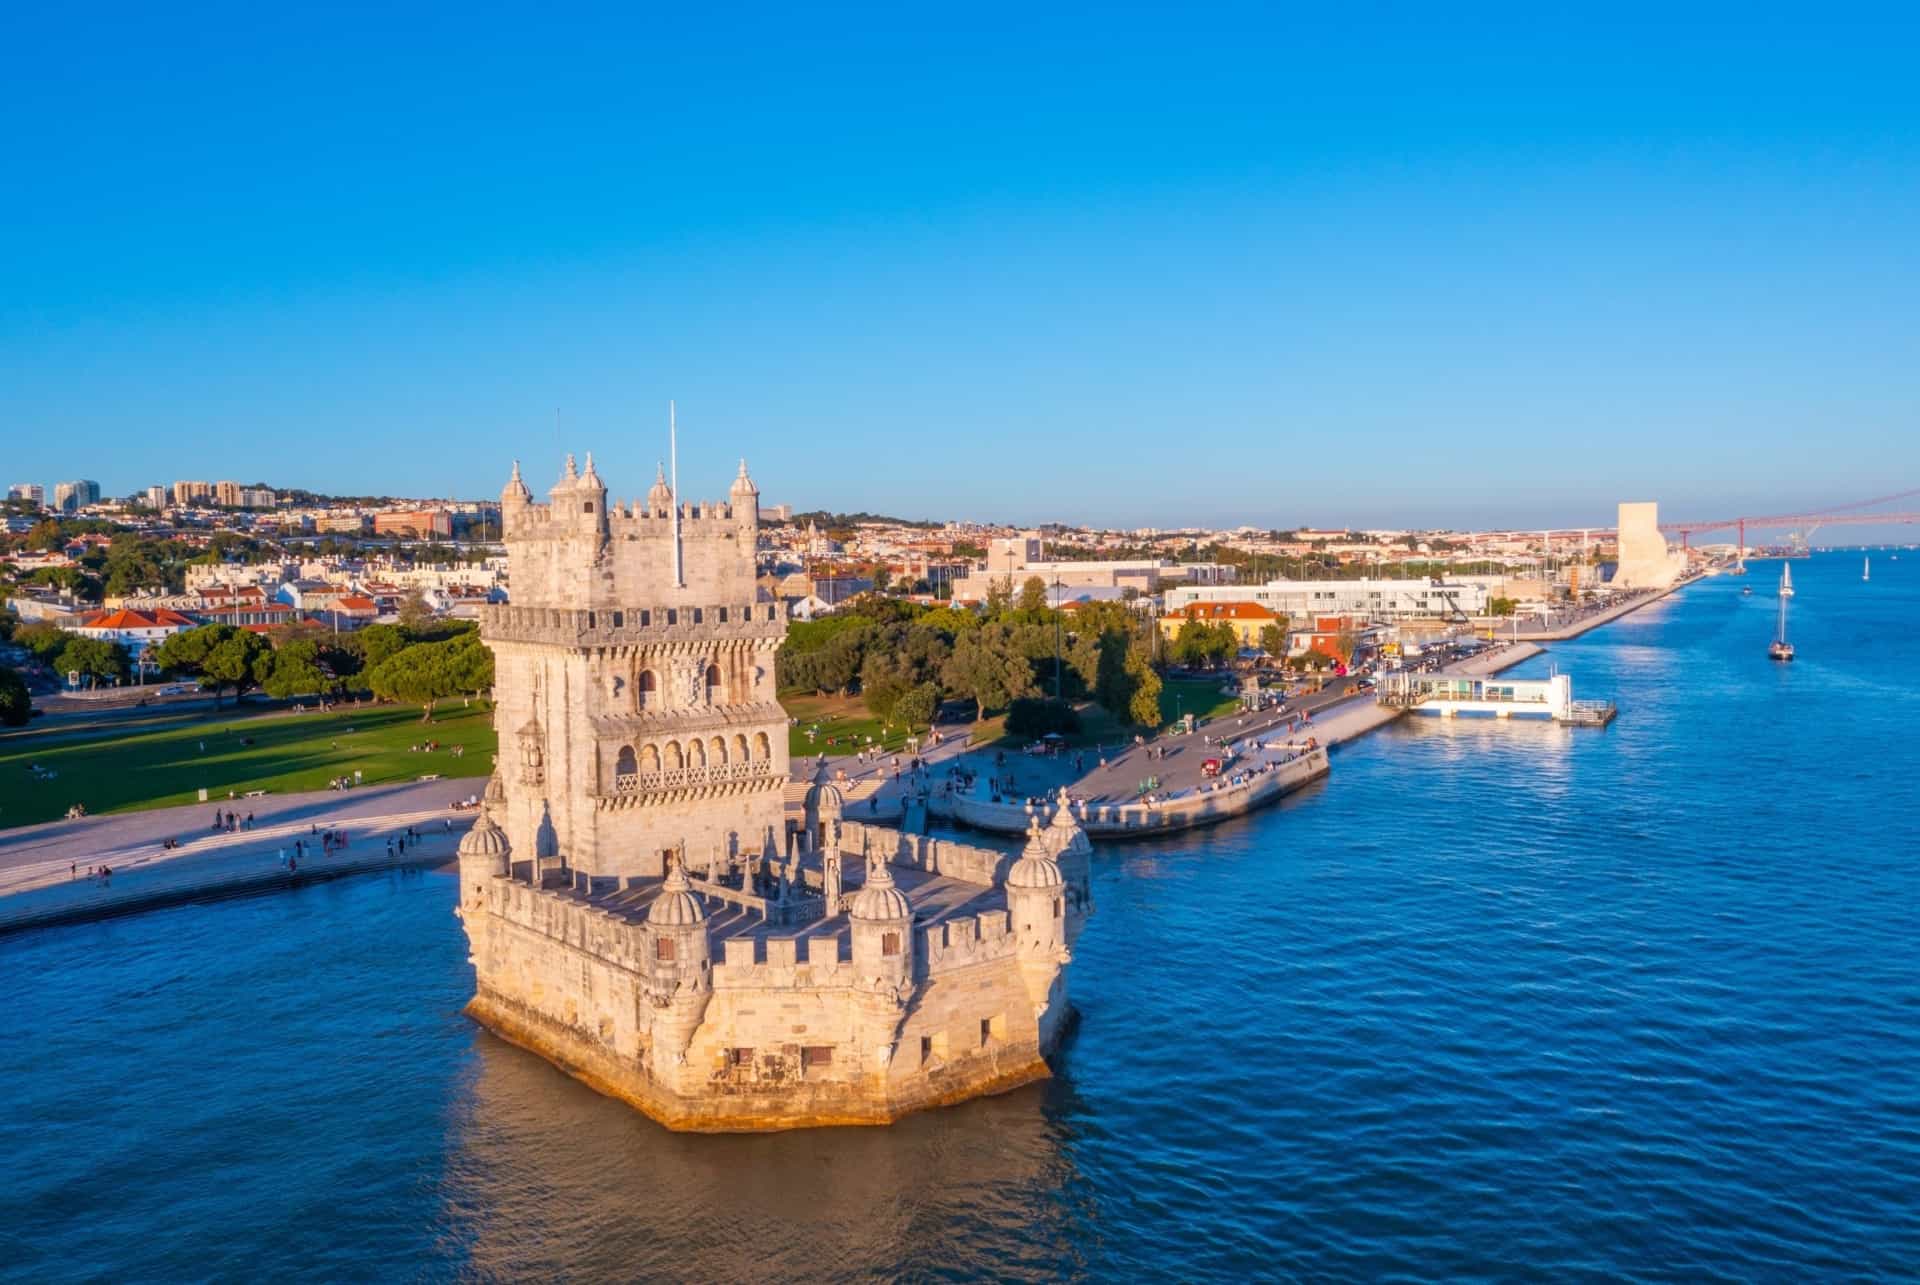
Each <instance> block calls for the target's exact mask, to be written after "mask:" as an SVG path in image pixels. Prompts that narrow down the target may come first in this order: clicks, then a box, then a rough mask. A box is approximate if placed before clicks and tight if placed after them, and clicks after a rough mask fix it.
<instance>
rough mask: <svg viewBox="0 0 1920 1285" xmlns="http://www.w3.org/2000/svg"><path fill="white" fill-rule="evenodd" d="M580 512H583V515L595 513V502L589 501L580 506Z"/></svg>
mask: <svg viewBox="0 0 1920 1285" xmlns="http://www.w3.org/2000/svg"><path fill="white" fill-rule="evenodd" d="M580 511H581V512H582V513H591V512H593V501H592V500H588V501H587V502H586V503H585V504H583V505H581V506H580Z"/></svg>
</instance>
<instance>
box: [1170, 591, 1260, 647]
mask: <svg viewBox="0 0 1920 1285" xmlns="http://www.w3.org/2000/svg"><path fill="white" fill-rule="evenodd" d="M1189 620H1198V621H1200V622H1201V623H1202V624H1207V625H1227V626H1229V627H1230V628H1232V630H1233V634H1234V637H1235V638H1237V639H1239V641H1240V645H1241V646H1242V647H1256V648H1257V647H1259V646H1260V632H1261V630H1263V629H1265V628H1267V626H1269V625H1278V624H1280V623H1281V617H1280V615H1279V614H1278V613H1277V612H1274V611H1272V610H1270V609H1269V608H1267V607H1265V606H1263V605H1261V604H1260V603H1257V602H1190V603H1188V604H1186V605H1185V606H1184V607H1181V608H1180V609H1179V610H1177V611H1169V612H1167V613H1166V614H1165V615H1163V616H1161V617H1160V632H1161V633H1162V634H1164V635H1165V636H1166V637H1167V639H1168V640H1169V641H1171V640H1172V639H1173V638H1175V637H1176V636H1178V634H1179V633H1180V630H1181V629H1182V628H1183V627H1184V626H1185V625H1186V623H1187V622H1188V621H1189Z"/></svg>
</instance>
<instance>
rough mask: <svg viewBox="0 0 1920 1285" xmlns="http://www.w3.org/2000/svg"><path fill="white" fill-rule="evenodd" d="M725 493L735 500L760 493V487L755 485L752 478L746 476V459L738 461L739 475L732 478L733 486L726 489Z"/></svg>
mask: <svg viewBox="0 0 1920 1285" xmlns="http://www.w3.org/2000/svg"><path fill="white" fill-rule="evenodd" d="M727 494H728V495H730V496H732V497H733V498H734V499H736V500H738V499H742V498H744V497H746V496H757V495H759V494H760V488H759V487H757V486H755V485H754V484H753V479H752V478H750V477H748V476H747V462H746V460H744V459H743V460H741V461H740V476H738V477H736V478H734V479H733V486H732V487H731V488H729V489H728V491H727Z"/></svg>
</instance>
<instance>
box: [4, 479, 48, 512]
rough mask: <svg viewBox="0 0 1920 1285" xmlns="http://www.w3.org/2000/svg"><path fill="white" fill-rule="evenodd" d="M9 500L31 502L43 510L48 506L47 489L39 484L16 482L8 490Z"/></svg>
mask: <svg viewBox="0 0 1920 1285" xmlns="http://www.w3.org/2000/svg"><path fill="white" fill-rule="evenodd" d="M7 498H8V499H9V500H31V501H32V502H33V503H35V504H38V505H39V506H40V507H41V508H45V507H46V506H47V488H46V487H44V486H42V485H40V484H39V483H38V482H15V483H14V484H13V485H12V486H10V487H8V488H7Z"/></svg>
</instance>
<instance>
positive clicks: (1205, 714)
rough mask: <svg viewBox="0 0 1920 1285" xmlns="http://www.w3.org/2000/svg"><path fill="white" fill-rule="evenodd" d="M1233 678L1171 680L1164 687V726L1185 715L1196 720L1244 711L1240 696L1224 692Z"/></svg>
mask: <svg viewBox="0 0 1920 1285" xmlns="http://www.w3.org/2000/svg"><path fill="white" fill-rule="evenodd" d="M1232 683H1233V678H1232V676H1231V675H1228V676H1226V677H1223V678H1167V679H1163V680H1162V681H1161V686H1160V725H1161V726H1162V727H1165V726H1167V725H1168V724H1170V723H1172V722H1173V721H1174V720H1175V719H1177V718H1179V717H1180V716H1181V715H1182V714H1191V715H1193V716H1194V717H1195V718H1218V717H1219V716H1220V715H1222V714H1231V713H1233V712H1234V711H1235V710H1237V709H1239V708H1240V697H1239V695H1238V694H1237V693H1233V694H1229V693H1227V692H1225V691H1224V690H1223V687H1224V686H1228V685H1231V684H1232Z"/></svg>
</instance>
